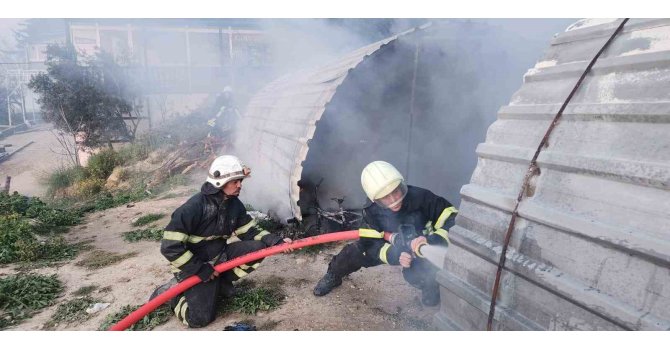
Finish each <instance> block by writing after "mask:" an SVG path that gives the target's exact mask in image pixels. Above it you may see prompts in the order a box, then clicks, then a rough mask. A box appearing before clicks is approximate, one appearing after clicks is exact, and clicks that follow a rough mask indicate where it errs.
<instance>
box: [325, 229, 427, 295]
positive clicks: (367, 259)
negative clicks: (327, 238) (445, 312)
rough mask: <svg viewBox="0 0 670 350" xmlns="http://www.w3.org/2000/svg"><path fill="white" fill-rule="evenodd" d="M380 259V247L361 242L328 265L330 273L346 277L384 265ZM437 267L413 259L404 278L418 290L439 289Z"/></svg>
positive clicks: (425, 261) (346, 248) (405, 270)
mask: <svg viewBox="0 0 670 350" xmlns="http://www.w3.org/2000/svg"><path fill="white" fill-rule="evenodd" d="M384 264H385V263H384V262H383V261H381V260H380V259H379V247H377V246H370V247H364V246H363V244H361V241H356V242H354V243H350V244H347V245H346V246H345V247H344V248H342V251H340V252H339V253H338V254H337V255H336V256H334V257H333V260H331V261H330V264H329V265H328V272H330V273H332V274H334V275H335V276H337V277H340V278H342V277H344V276H346V275H349V274H351V273H353V272H355V271H358V270H360V269H361V267H372V266H378V265H384ZM437 270H438V269H437V267H435V266H434V265H433V264H431V263H430V262H429V261H427V260H426V259H413V260H412V265H411V266H410V267H409V268H403V269H402V276H403V278H405V281H407V282H408V283H409V284H410V285H412V286H413V287H415V288H418V289H421V290H423V289H426V288H439V286H438V285H437V282H436V281H435V274H436V273H437Z"/></svg>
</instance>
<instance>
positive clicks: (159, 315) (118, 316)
mask: <svg viewBox="0 0 670 350" xmlns="http://www.w3.org/2000/svg"><path fill="white" fill-rule="evenodd" d="M139 307H140V305H126V306H124V307H122V308H121V310H119V311H118V312H116V313H113V314H111V315H107V318H106V319H105V321H104V322H103V323H102V324H101V325H100V327H99V328H98V330H101V331H106V330H108V329H109V327H111V326H113V325H115V324H117V323H118V322H119V321H121V320H122V319H124V318H125V317H126V316H128V315H129V314H130V313H131V312H133V311H135V310H137V309H138V308H139ZM171 316H172V310H170V307H169V306H167V305H163V306H161V307H159V308H158V309H156V310H154V311H152V312H151V313H150V314H148V315H146V316H144V318H142V319H141V320H139V321H138V322H137V323H135V324H134V325H132V326H130V327H128V329H127V330H128V331H150V330H152V329H154V328H155V327H158V326H160V325H162V324H163V323H165V322H167V321H169V320H170V317H171Z"/></svg>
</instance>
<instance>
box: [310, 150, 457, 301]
mask: <svg viewBox="0 0 670 350" xmlns="http://www.w3.org/2000/svg"><path fill="white" fill-rule="evenodd" d="M361 184H362V186H363V190H364V191H365V193H366V195H367V196H368V198H369V199H370V200H371V201H372V204H371V205H369V206H368V207H366V208H365V209H364V210H363V214H364V223H363V225H362V227H364V228H361V229H360V236H361V238H360V239H359V240H358V241H356V242H354V243H351V244H348V245H346V246H345V247H344V248H343V249H342V251H341V252H340V253H339V254H337V255H336V256H335V257H333V260H331V262H330V264H329V265H328V271H327V272H326V274H325V276H323V278H321V280H320V281H319V282H318V283H317V285H316V287H315V288H314V295H316V296H322V295H326V294H328V293H329V292H330V291H331V290H332V289H333V288H335V287H337V286H339V285H340V284H342V278H343V277H344V276H346V275H348V274H350V273H352V272H354V271H358V270H359V269H360V268H361V267H372V266H377V265H382V264H389V265H401V266H402V267H403V270H402V274H403V277H404V278H405V280H406V281H407V282H409V284H411V285H412V286H414V287H416V288H418V289H420V290H421V302H422V303H423V304H424V305H427V306H434V305H437V304H438V303H439V301H440V291H439V285H438V284H437V282H436V281H435V273H436V272H437V267H435V266H434V265H432V264H431V263H430V262H429V261H427V260H426V259H424V258H423V257H422V256H421V253H420V249H421V246H423V245H425V244H428V245H439V246H447V245H448V244H449V238H448V230H449V229H450V228H451V227H452V226H453V225H454V222H455V219H456V213H457V210H456V208H454V206H452V205H451V203H449V202H448V201H447V200H446V199H444V198H442V197H440V196H437V195H435V194H434V193H432V192H431V191H429V190H426V189H423V188H419V187H415V186H407V184H406V183H405V180H404V178H403V176H402V174H400V172H399V171H398V170H397V169H396V168H395V167H394V166H393V165H391V164H389V163H387V162H384V161H375V162H372V163H370V164H368V165H367V166H366V167H365V168H364V169H363V173H362V174H361ZM384 231H387V232H396V233H398V234H396V235H394V236H395V237H396V238H394V239H392V241H393V244H391V243H387V242H386V241H385V240H384ZM408 231H410V232H408ZM408 233H409V235H408ZM408 236H409V237H410V238H409V240H408V241H407V242H404V243H402V244H398V242H399V241H403V239H402V238H403V237H408Z"/></svg>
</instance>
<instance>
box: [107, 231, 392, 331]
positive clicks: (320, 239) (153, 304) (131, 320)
mask: <svg viewBox="0 0 670 350" xmlns="http://www.w3.org/2000/svg"><path fill="white" fill-rule="evenodd" d="M390 237H391V234H390V233H384V239H385V240H387V241H388V240H389V239H390ZM358 238H359V235H358V230H355V231H342V232H333V233H327V234H323V235H319V236H314V237H308V238H303V239H299V240H297V241H293V242H291V243H284V244H280V245H276V246H273V247H269V248H265V249H261V250H257V251H255V252H252V253H249V254H247V255H243V256H241V257H239V258H235V259H233V260H230V261H226V262H224V263H221V264H219V265H216V266H214V269H215V270H216V271H218V272H219V273H221V272H225V271H228V270H230V269H232V268H234V267H236V266H240V265H242V264H246V263H249V262H252V261H255V260H258V259H261V258H265V257H268V256H270V255H274V254H277V253H281V252H282V251H284V250H286V249H289V248H291V249H299V248H303V247H307V246H311V245H317V244H323V243H328V242H335V241H346V240H353V239H358ZM200 282H202V280H201V279H200V277H198V276H191V277H189V278H187V279H185V280H184V281H182V282H181V283H179V284H177V285H175V286H173V287H172V288H170V289H168V290H167V291H165V292H164V293H163V294H160V295H158V296H157V297H156V298H154V299H151V300H150V301H149V302H147V303H146V304H144V305H143V306H142V307H140V308H139V309H137V310H135V311H133V312H132V313H131V314H130V315H128V316H126V318H124V319H123V320H121V321H119V322H118V323H117V324H115V325H113V326H112V327H110V328H109V330H110V331H123V330H125V329H126V328H128V327H130V326H132V325H133V324H135V323H136V322H137V321H139V320H141V319H142V318H143V317H144V316H146V315H147V314H149V313H150V312H152V311H154V310H156V309H157V308H158V307H159V306H161V305H163V304H165V303H166V302H168V301H169V300H170V299H172V298H174V297H176V296H177V295H179V294H181V293H183V292H184V291H186V290H188V289H189V288H191V287H193V286H195V285H196V284H198V283H200Z"/></svg>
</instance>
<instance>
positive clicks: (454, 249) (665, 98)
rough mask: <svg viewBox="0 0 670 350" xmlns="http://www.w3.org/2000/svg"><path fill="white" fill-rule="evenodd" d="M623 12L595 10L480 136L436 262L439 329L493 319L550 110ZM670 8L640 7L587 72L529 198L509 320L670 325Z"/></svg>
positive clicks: (506, 310) (509, 294)
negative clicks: (506, 242)
mask: <svg viewBox="0 0 670 350" xmlns="http://www.w3.org/2000/svg"><path fill="white" fill-rule="evenodd" d="M619 23H620V20H584V21H580V22H578V23H576V24H575V25H573V26H571V27H569V28H568V30H567V31H566V32H565V33H562V34H560V35H558V36H557V37H555V38H554V40H553V42H552V44H551V46H550V47H549V49H548V50H547V51H546V53H545V57H544V58H543V59H542V60H541V61H540V62H538V63H537V64H536V65H535V67H534V68H532V69H530V70H529V71H528V73H527V74H526V75H525V77H524V84H523V85H522V86H521V88H520V89H519V90H518V91H517V92H516V93H515V94H514V95H513V96H512V98H511V101H510V103H509V105H507V106H503V107H502V108H500V110H499V112H498V120H497V121H496V122H495V123H493V124H492V125H491V126H490V127H489V129H488V133H487V138H486V142H485V143H482V144H480V145H479V146H478V147H477V156H478V158H479V161H478V165H477V167H476V169H475V171H474V173H473V174H472V178H471V181H470V183H469V184H468V185H466V186H464V187H463V188H462V189H461V195H462V198H461V199H462V202H461V208H460V212H459V215H458V218H457V220H456V224H457V225H456V226H455V227H454V228H452V230H450V238H451V241H452V243H453V244H452V246H451V248H450V251H449V254H447V258H446V260H445V262H444V268H443V270H442V271H440V272H439V273H438V281H439V283H440V284H441V285H442V306H441V310H440V312H439V313H438V314H437V315H436V317H435V320H436V324H437V325H438V326H439V328H441V329H461V330H484V329H485V328H486V320H487V315H488V311H489V303H490V298H491V295H490V293H491V290H492V286H493V281H494V279H495V271H496V263H497V262H498V260H499V257H500V252H501V249H502V240H503V238H504V234H505V231H506V229H507V226H508V224H509V219H510V214H511V210H512V208H513V206H514V204H515V200H516V195H517V193H518V191H519V189H520V186H521V183H522V181H523V178H524V175H525V172H526V170H527V169H528V164H529V162H530V159H531V158H532V156H533V153H534V151H535V148H536V147H537V145H538V144H539V142H540V140H541V138H542V137H543V135H544V132H545V130H547V128H548V126H549V123H550V122H551V120H552V119H553V117H554V115H555V114H556V113H557V111H558V110H559V108H560V107H561V104H562V102H563V101H564V100H565V98H566V97H567V95H568V93H569V92H570V90H571V89H572V87H573V86H574V84H575V83H576V81H577V79H578V78H579V76H580V74H581V73H582V72H583V70H584V69H585V67H586V66H587V65H588V63H589V61H590V59H591V58H592V57H593V56H594V55H595V54H596V52H597V51H598V50H599V49H600V47H601V46H602V45H603V43H604V42H605V41H606V40H607V39H608V38H609V36H610V35H611V33H612V32H613V31H614V30H615V28H616V27H617V25H618V24H619ZM668 86H670V20H668V19H644V20H630V21H629V22H628V23H627V24H626V26H625V27H624V30H623V32H622V33H621V34H619V36H617V37H616V38H615V40H614V41H613V42H612V44H611V46H610V47H609V48H608V49H607V50H606V51H605V52H604V53H603V56H601V58H600V59H599V60H598V62H597V63H596V64H595V66H594V68H593V70H592V71H591V72H590V73H589V75H588V76H587V78H586V79H585V80H584V82H583V84H582V86H581V87H580V89H579V90H578V91H577V94H576V95H575V96H574V98H573V100H572V102H571V103H570V104H569V105H568V106H567V108H566V110H565V111H564V113H563V118H562V120H561V121H560V122H559V124H558V125H557V126H556V128H555V129H554V131H553V134H552V135H551V137H550V139H549V143H548V147H546V148H545V149H543V150H542V153H540V156H539V159H538V165H539V168H540V175H539V176H537V177H536V178H535V179H534V180H533V183H532V184H531V188H530V190H529V191H528V193H527V197H525V198H524V200H523V201H522V202H521V205H520V209H519V214H520V217H519V219H518V220H517V224H516V227H515V230H514V231H513V235H512V239H511V243H510V247H509V250H508V252H507V263H506V268H505V271H504V272H503V278H502V283H501V286H500V287H501V290H500V294H499V296H498V304H497V306H496V318H495V322H494V328H495V329H500V330H535V329H548V330H622V329H628V330H669V329H670V89H668Z"/></svg>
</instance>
